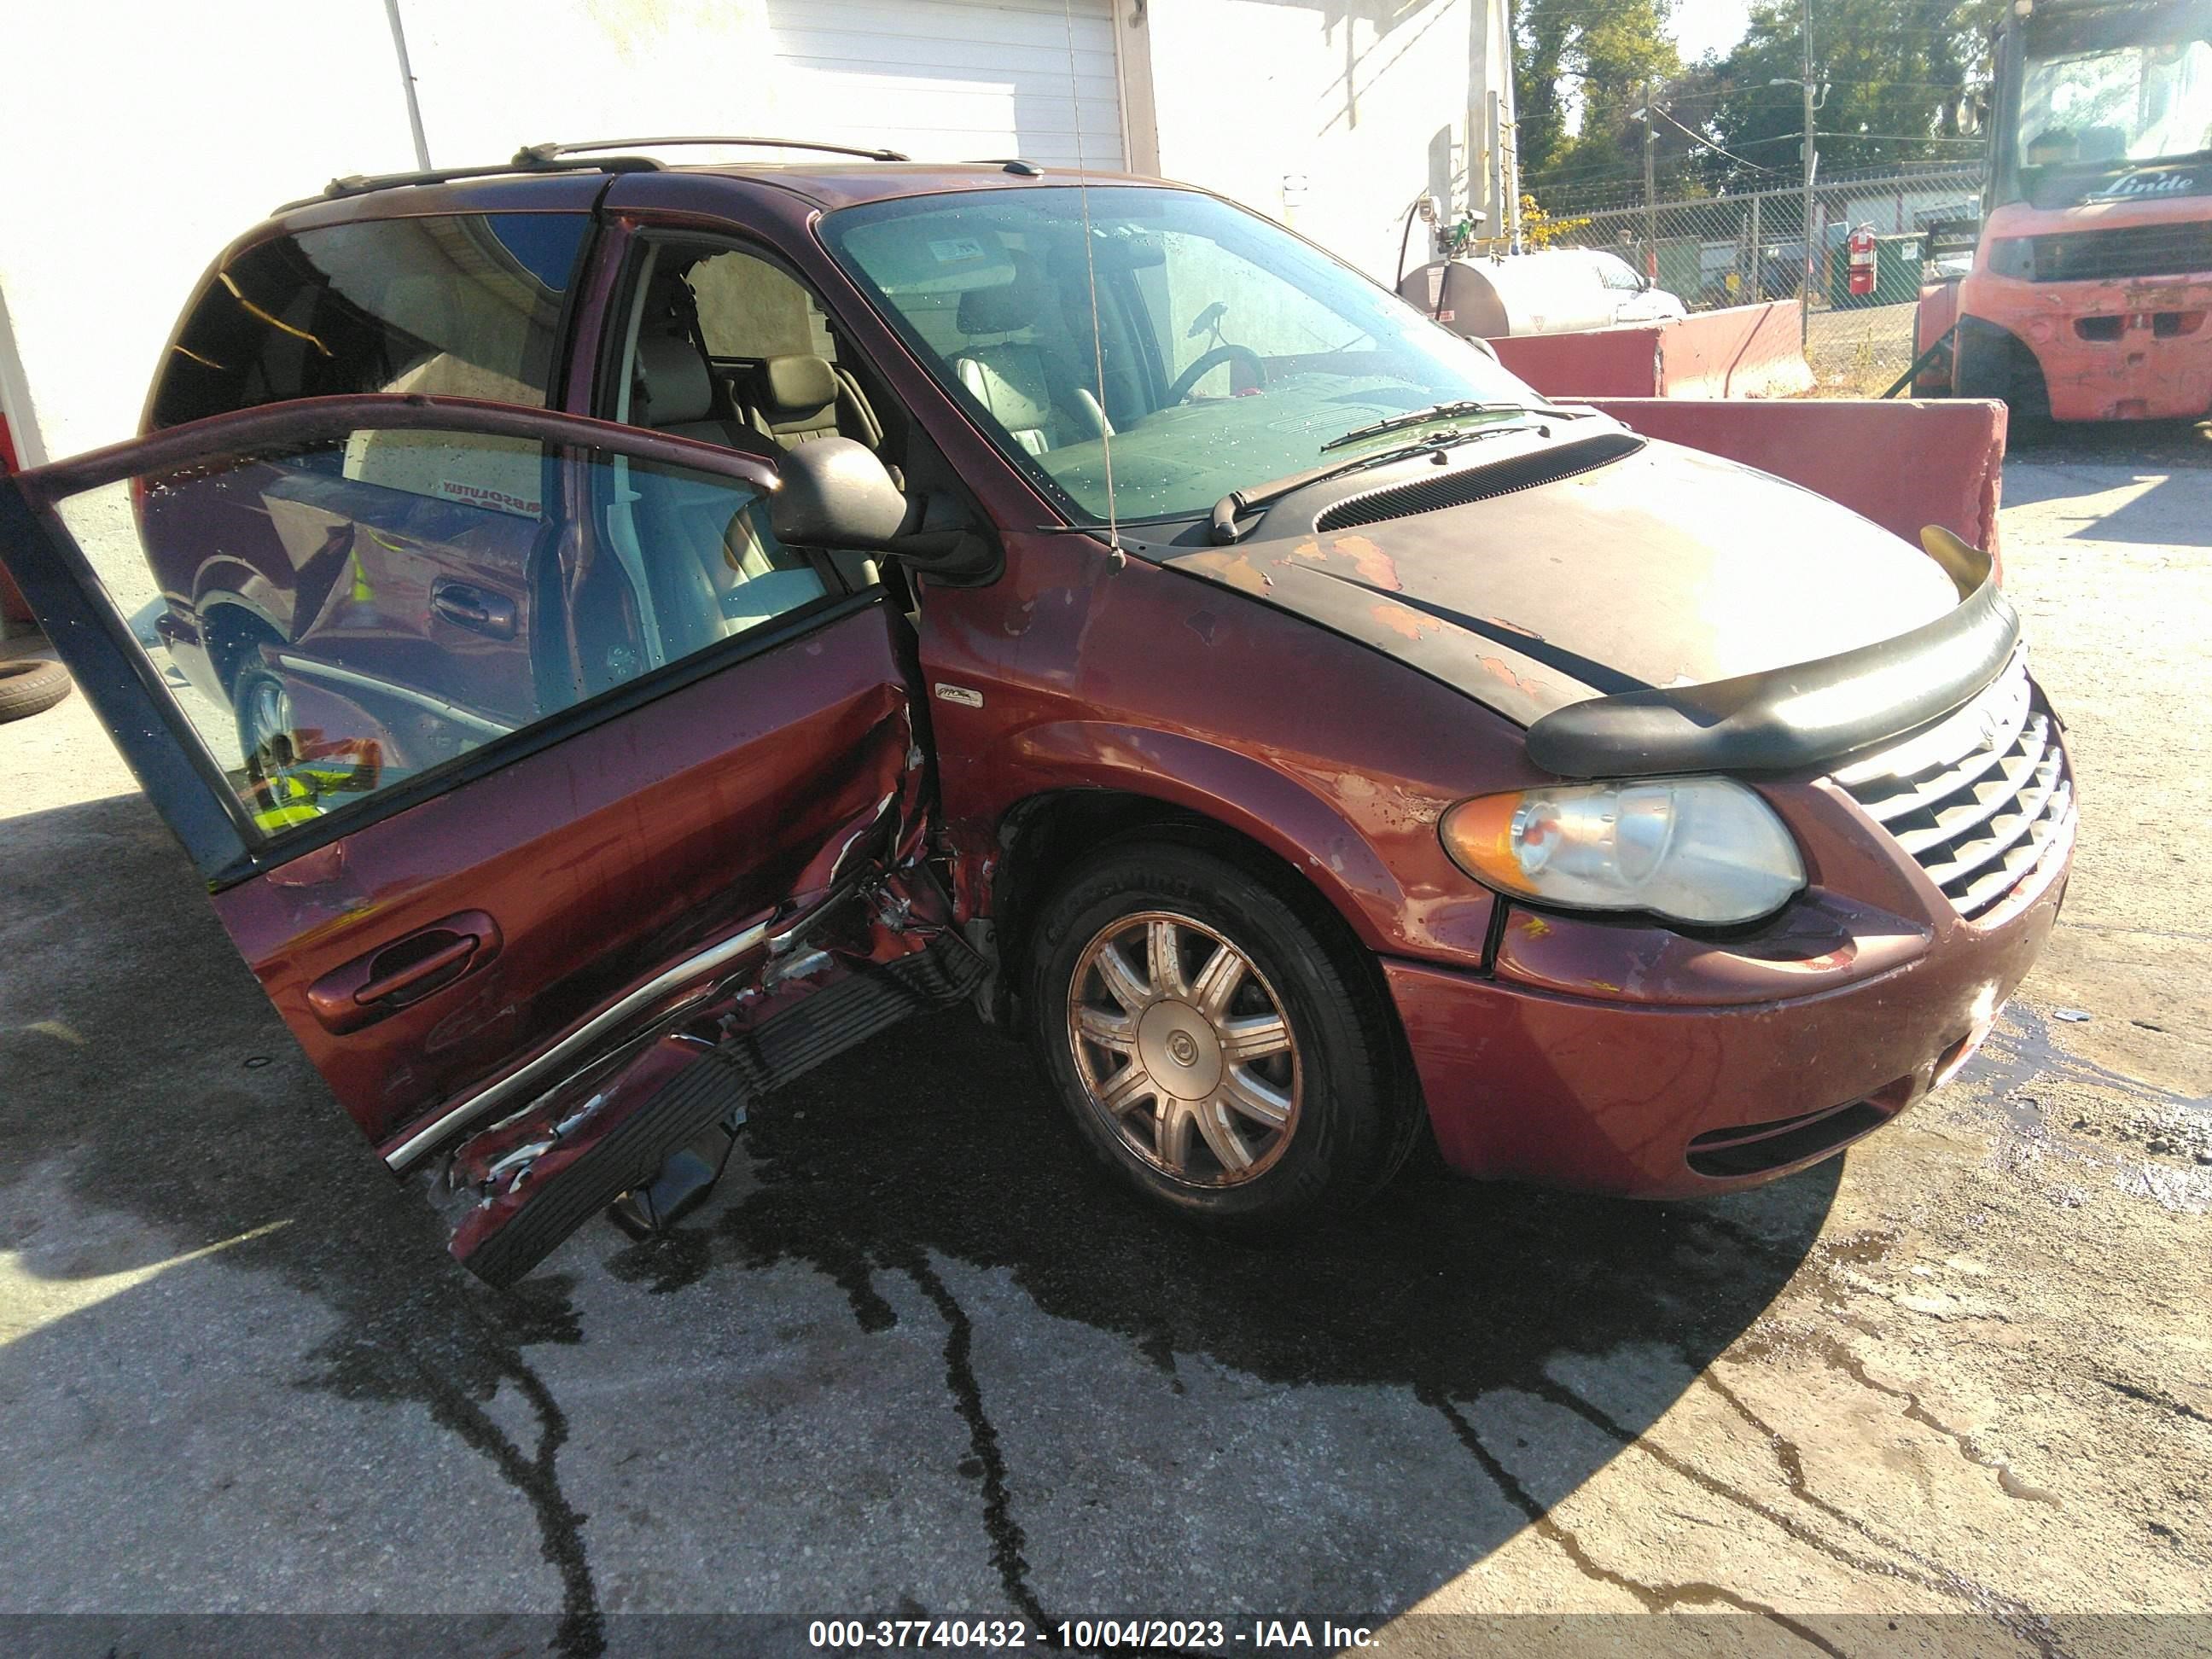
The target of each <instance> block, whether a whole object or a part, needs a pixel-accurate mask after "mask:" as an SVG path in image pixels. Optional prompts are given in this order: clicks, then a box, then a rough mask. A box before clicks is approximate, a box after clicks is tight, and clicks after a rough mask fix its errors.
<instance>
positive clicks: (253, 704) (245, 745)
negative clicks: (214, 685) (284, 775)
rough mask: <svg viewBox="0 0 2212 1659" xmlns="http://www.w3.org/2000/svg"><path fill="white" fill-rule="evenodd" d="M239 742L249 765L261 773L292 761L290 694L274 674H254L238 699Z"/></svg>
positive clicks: (287, 764) (264, 773)
mask: <svg viewBox="0 0 2212 1659" xmlns="http://www.w3.org/2000/svg"><path fill="white" fill-rule="evenodd" d="M238 715H239V718H238V725H239V746H240V748H241V749H243V750H245V751H246V764H247V766H248V767H249V768H251V769H254V770H256V771H258V772H259V773H261V774H263V775H266V774H268V773H271V772H275V771H276V770H278V769H281V768H283V767H285V766H289V764H290V763H291V761H292V697H291V694H290V693H289V692H288V691H287V690H285V689H284V683H283V681H282V680H280V679H278V678H276V677H275V676H274V675H270V674H256V675H254V676H253V677H252V678H250V679H249V680H248V681H247V683H246V688H245V691H244V695H243V696H241V697H240V700H239V710H238Z"/></svg>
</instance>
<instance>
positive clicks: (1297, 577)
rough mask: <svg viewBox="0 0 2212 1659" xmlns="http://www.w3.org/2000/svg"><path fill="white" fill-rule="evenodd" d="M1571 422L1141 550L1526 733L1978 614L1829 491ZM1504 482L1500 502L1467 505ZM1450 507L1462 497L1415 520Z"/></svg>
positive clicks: (1922, 558)
mask: <svg viewBox="0 0 2212 1659" xmlns="http://www.w3.org/2000/svg"><path fill="white" fill-rule="evenodd" d="M1552 430H1553V432H1554V433H1555V434H1557V435H1556V436H1553V437H1546V436H1544V435H1541V433H1540V432H1539V431H1538V430H1537V429H1535V428H1528V429H1525V430H1523V431H1521V432H1518V433H1516V434H1513V435H1501V436H1499V437H1497V438H1494V439H1490V440H1485V441H1478V442H1475V443H1471V444H1466V445H1462V446H1461V447H1458V448H1456V449H1452V450H1448V451H1444V452H1442V453H1443V458H1444V459H1443V461H1442V462H1441V463H1438V462H1437V461H1435V460H1433V459H1417V460H1413V461H1408V462H1405V463H1402V464H1398V465H1389V466H1385V467H1383V468H1378V469H1377V470H1376V471H1371V472H1364V473H1358V474H1355V475H1353V476H1352V477H1350V478H1348V479H1338V480H1334V481H1332V482H1330V483H1327V484H1324V485H1316V486H1315V487H1314V488H1312V489H1307V490H1302V491H1300V492H1298V493H1297V495H1291V496H1288V497H1285V499H1284V500H1282V501H1279V502H1277V503H1276V504H1275V506H1274V507H1273V508H1272V509H1271V510H1270V511H1269V512H1268V513H1267V516H1266V517H1265V518H1264V519H1263V520H1261V523H1260V525H1259V526H1257V528H1256V529H1255V530H1254V532H1252V533H1251V534H1249V536H1247V537H1246V538H1244V539H1243V541H1241V542H1238V543H1237V544H1234V545H1232V546H1229V547H1215V546H1212V545H1210V544H1196V543H1194V544H1191V545H1188V546H1178V545H1154V546H1149V547H1145V546H1138V545H1135V544H1132V547H1131V550H1132V551H1135V552H1138V553H1139V554H1141V555H1143V556H1146V557H1148V558H1151V559H1152V560H1153V561H1154V562H1158V563H1160V564H1162V565H1164V566H1166V567H1167V568H1170V569H1175V570H1180V571H1182V572H1184V573H1186V574H1190V575H1193V576H1196V577H1199V578H1200V579H1202V580H1207V581H1212V582H1218V583H1220V584H1222V585H1224V586H1231V587H1235V588H1237V589H1239V590H1240V591H1242V592H1247V593H1250V594H1253V595H1255V597H1257V598H1260V599H1264V600H1266V601H1267V603H1269V604H1271V605H1277V606H1279V607H1280V608H1282V609H1285V610H1287V611H1292V612H1295V613H1296V614H1297V615H1300V616H1303V617H1308V618H1310V620H1312V621H1314V622H1316V623H1320V624H1322V626H1324V627H1327V628H1329V629H1332V630H1334V631H1335V632H1337V633H1340V634H1345V635H1350V636H1351V637H1352V638H1354V639H1357V640H1359V641H1362V642H1364V643H1365V644H1368V645H1370V646H1373V647H1376V648H1377V649H1380V650H1383V651H1385V652H1387V653H1389V654H1390V655H1392V656H1394V657H1396V658H1398V659H1401V661H1404V662H1406V663H1407V664H1408V665H1411V666H1413V667H1414V668H1417V669H1419V670H1420V671H1422V672H1424V673H1426V674H1429V675H1431V676H1432V677H1433V678H1437V679H1440V680H1443V681H1444V682H1445V683H1447V684H1450V685H1453V686H1455V687H1457V688H1458V689H1459V690H1462V691H1464V692H1466V693H1467V694H1468V696H1472V697H1474V698H1475V699H1476V700H1477V701H1479V702H1483V703H1486V704H1487V705H1488V706H1489V707H1491V708H1495V709H1496V710H1497V711H1498V713H1500V714H1504V715H1505V716H1506V717H1507V718H1509V719H1510V720H1515V721H1516V722H1518V723H1520V724H1522V725H1523V726H1526V725H1529V724H1531V723H1533V722H1534V721H1535V720H1538V719H1540V718H1541V717H1542V716H1543V715H1545V714H1549V713H1551V712H1552V711H1553V710H1554V709H1557V708H1564V707H1565V706H1567V705H1569V704H1571V703H1576V702H1583V701H1585V700H1587V699H1589V698H1592V697H1596V696H1617V695H1620V694H1623V693H1632V692H1638V691H1644V690H1667V689H1670V688H1674V687H1680V686H1692V685H1702V684H1708V683H1710V682H1712V681H1716V680H1728V679H1735V678H1740V677H1741V676H1745V675H1750V674H1758V673H1760V672H1763V671H1766V670H1770V669H1775V668H1780V667H1784V666H1787V665H1793V664H1800V663H1805V662H1808V661H1811V660H1813V659H1820V658H1826V657H1832V656H1836V655H1838V654H1840V653H1845V652H1849V651H1853V650H1856V649H1858V648H1860V647H1865V646H1869V645H1872V644H1875V643H1877V642H1879V641H1887V640H1891V639H1893V638H1895V637H1896V636H1897V635H1901V634H1904V633H1906V632H1908V631H1910V630H1911V629H1916V628H1918V627H1920V626H1922V625H1923V624H1925V623H1929V622H1931V621H1934V620H1935V619H1936V618H1938V617H1942V616H1943V615H1945V614H1946V613H1947V612H1948V611H1953V610H1954V609H1955V608H1956V607H1957V606H1958V605H1959V599H1960V594H1959V589H1958V587H1956V586H1954V584H1953V581H1952V580H1951V578H1950V577H1949V576H1948V575H1947V574H1945V572H1944V570H1943V569H1942V567H1940V566H1938V565H1937V564H1936V562H1935V561H1934V560H1932V559H1930V558H1929V557H1928V556H1926V555H1925V554H1923V552H1922V551H1921V550H1919V549H1917V548H1916V547H1913V546H1911V544H1908V543H1906V542H1904V541H1901V540H1899V538H1897V537H1895V536H1893V535H1892V534H1891V533H1890V532H1888V531H1886V530H1884V529H1882V528H1881V526H1878V525H1875V524H1874V523H1872V522H1871V521H1869V520H1866V519H1863V518H1861V517H1860V516H1859V515H1858V514H1857V513H1853V512H1851V511H1850V510H1849V509H1848V508H1845V507H1839V506H1838V505H1837V504H1836V503H1835V502H1833V501H1829V500H1827V499H1826V497H1825V496H1820V495H1814V493H1813V492H1811V491H1810V490H1808V489H1801V488H1800V487H1798V486H1797V485H1796V484H1792V483H1786V482H1784V480H1782V479H1780V478H1777V477H1772V476H1771V475H1769V474H1767V473H1764V472H1759V471H1754V470H1753V469H1752V468H1749V467H1745V466H1741V465H1736V464H1735V463H1734V462H1731V461H1723V460H1721V459H1717V458H1716V457H1714V456H1711V455H1707V454H1705V453H1700V452H1699V451H1695V450H1689V449H1683V448H1680V447H1676V446H1674V445H1672V444H1665V443H1657V442H1649V441H1644V440H1641V439H1638V438H1636V437H1634V436H1633V435H1630V434H1629V433H1627V432H1626V430H1625V429H1624V428H1621V427H1620V426H1619V425H1618V424H1617V423H1615V422H1611V421H1601V420H1598V419H1595V418H1591V417H1585V418H1583V419H1581V420H1577V421H1575V422H1571V424H1568V423H1561V424H1559V425H1555V426H1554V427H1553V428H1552ZM1563 473H1564V474H1565V475H1566V476H1561V475H1562V474H1563ZM1528 480H1534V482H1527V481H1528ZM1486 491H1495V492H1500V493H1492V494H1489V495H1487V496H1486V498H1482V499H1468V498H1469V497H1480V496H1482V495H1484V492H1486ZM1440 499H1441V500H1444V501H1451V500H1454V499H1456V500H1457V501H1461V502H1462V503H1463V504H1459V505H1446V506H1443V507H1431V510H1427V511H1421V510H1414V511H1411V512H1402V509H1403V508H1404V507H1415V508H1416V509H1418V508H1419V507H1421V506H1423V505H1425V504H1430V503H1433V502H1435V501H1438V500H1440ZM1199 533H1201V534H1202V533H1203V532H1202V530H1201V532H1199Z"/></svg>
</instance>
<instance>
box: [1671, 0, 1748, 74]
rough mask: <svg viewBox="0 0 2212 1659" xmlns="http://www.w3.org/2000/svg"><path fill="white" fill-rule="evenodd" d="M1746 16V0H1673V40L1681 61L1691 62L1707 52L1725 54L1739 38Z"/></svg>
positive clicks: (1746, 19)
mask: <svg viewBox="0 0 2212 1659" xmlns="http://www.w3.org/2000/svg"><path fill="white" fill-rule="evenodd" d="M1750 18H1751V7H1750V5H1749V4H1748V3H1747V0H1674V42H1675V45H1676V46H1677V47H1678V48H1680V52H1681V54H1682V61H1683V62H1684V63H1686V64H1694V63H1696V62H1697V61H1698V59H1699V58H1702V57H1704V56H1705V54H1706V53H1707V52H1720V53H1722V54H1723V55H1725V54H1726V52H1728V49H1729V47H1730V46H1734V45H1735V43H1736V42H1737V41H1739V40H1741V39H1743V30H1744V25H1745V24H1746V23H1747V22H1748V21H1750Z"/></svg>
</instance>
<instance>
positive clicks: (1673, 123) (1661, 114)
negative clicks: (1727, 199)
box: [1651, 105, 1781, 173]
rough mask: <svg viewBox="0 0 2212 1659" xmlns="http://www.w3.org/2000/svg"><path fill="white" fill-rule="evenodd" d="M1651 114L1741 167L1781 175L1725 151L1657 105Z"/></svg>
mask: <svg viewBox="0 0 2212 1659" xmlns="http://www.w3.org/2000/svg"><path fill="white" fill-rule="evenodd" d="M1651 112H1652V113H1653V114H1654V115H1656V116H1657V117H1658V118H1660V119H1661V120H1662V121H1664V122H1665V123H1666V124H1667V125H1668V126H1670V127H1672V128H1674V131H1677V132H1680V133H1687V134H1688V135H1689V137H1692V138H1693V139H1695V140H1696V141H1697V142H1698V143H1699V144H1701V145H1703V146H1704V147H1705V149H1709V150H1711V151H1712V153H1713V154H1714V155H1725V156H1727V157H1728V159H1729V161H1735V162H1737V163H1739V164H1741V166H1744V167H1750V168H1751V169H1753V171H1754V172H1758V173H1780V171H1781V169H1780V168H1778V167H1761V166H1760V165H1759V163H1758V162H1756V161H1747V160H1746V159H1745V158H1744V157H1742V156H1741V155H1737V154H1735V151H1733V150H1726V149H1722V148H1721V147H1720V146H1719V145H1718V144H1717V143H1713V141H1712V140H1711V139H1710V138H1707V137H1705V136H1704V135H1703V134H1701V133H1697V132H1692V131H1690V129H1689V128H1687V127H1686V126H1684V125H1682V124H1681V123H1680V121H1677V120H1676V119H1675V118H1674V117H1673V116H1671V115H1669V114H1668V113H1667V112H1666V111H1665V110H1663V109H1661V108H1659V107H1658V106H1656V105H1654V106H1652V110H1651Z"/></svg>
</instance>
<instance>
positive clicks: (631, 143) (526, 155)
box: [514, 134, 914, 167]
mask: <svg viewBox="0 0 2212 1659" xmlns="http://www.w3.org/2000/svg"><path fill="white" fill-rule="evenodd" d="M659 144H742V145H744V146H746V147H748V148H750V149H818V150H821V151H823V153H824V154H826V155H857V156H859V157H860V159H861V160H862V161H912V160H914V157H912V156H911V155H907V154H905V153H904V152H903V151H901V150H896V149H860V148H858V147H857V146H855V145H852V144H828V143H821V142H819V141H818V140H816V139H812V138H716V137H702V136H701V135H698V134H692V135H689V136H682V137H670V138H594V139H591V140H588V141H587V142H586V143H580V144H526V145H524V146H523V148H522V149H519V150H517V151H515V152H514V161H515V165H516V166H517V167H521V166H524V165H526V164H539V165H542V164H544V163H545V162H548V161H553V160H555V159H556V158H557V157H560V156H563V155H592V154H594V153H596V152H599V151H601V150H610V149H652V148H653V147H654V146H655V145H659Z"/></svg>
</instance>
